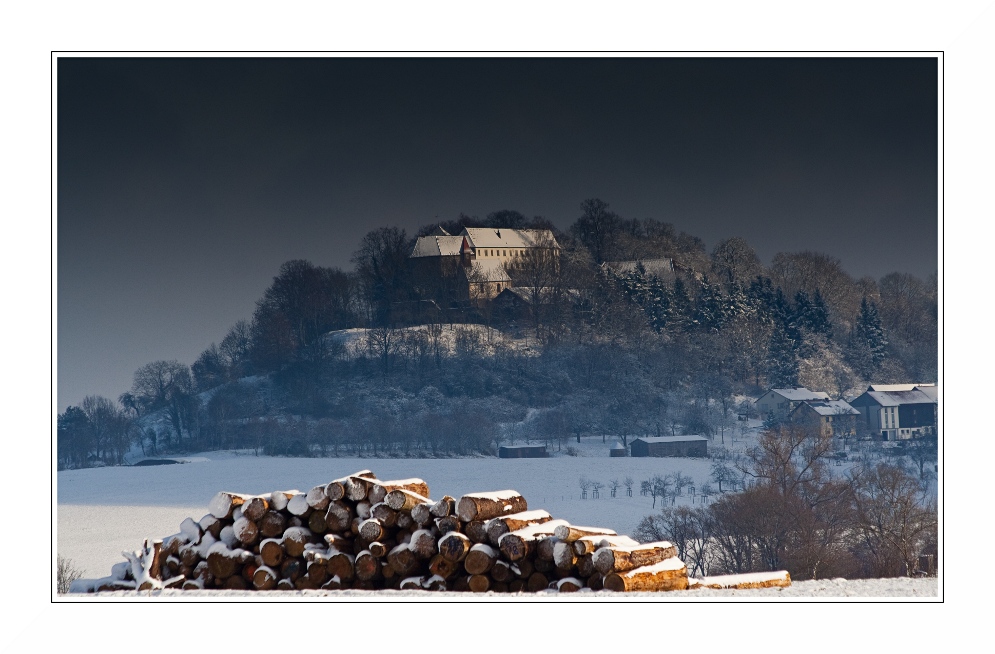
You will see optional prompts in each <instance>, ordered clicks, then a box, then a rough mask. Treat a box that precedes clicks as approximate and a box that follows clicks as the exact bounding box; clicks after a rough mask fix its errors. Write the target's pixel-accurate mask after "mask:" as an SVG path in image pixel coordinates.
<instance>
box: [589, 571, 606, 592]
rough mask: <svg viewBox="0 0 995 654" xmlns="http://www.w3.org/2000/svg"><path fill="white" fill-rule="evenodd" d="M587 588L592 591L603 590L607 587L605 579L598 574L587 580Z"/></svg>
mask: <svg viewBox="0 0 995 654" xmlns="http://www.w3.org/2000/svg"><path fill="white" fill-rule="evenodd" d="M587 587H588V588H590V589H591V590H601V589H603V588H604V587H605V578H604V577H603V576H602V575H601V574H600V573H597V572H596V573H595V574H593V575H591V576H590V577H588V578H587Z"/></svg>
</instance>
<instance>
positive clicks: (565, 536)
mask: <svg viewBox="0 0 995 654" xmlns="http://www.w3.org/2000/svg"><path fill="white" fill-rule="evenodd" d="M553 535H554V536H556V537H557V538H559V539H560V540H565V541H567V542H568V543H572V542H573V541H575V540H577V539H578V538H583V537H584V536H617V535H618V534H617V533H615V532H614V531H612V530H611V529H601V528H600V527H576V526H574V525H570V524H566V525H560V526H559V527H557V528H556V533H554V534H553Z"/></svg>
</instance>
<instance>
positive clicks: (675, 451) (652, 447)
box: [631, 435, 708, 457]
mask: <svg viewBox="0 0 995 654" xmlns="http://www.w3.org/2000/svg"><path fill="white" fill-rule="evenodd" d="M631 449H632V456H691V457H707V456H708V439H707V438H705V437H704V436H696V435H695V436H644V437H641V438H637V439H635V440H634V441H632V445H631Z"/></svg>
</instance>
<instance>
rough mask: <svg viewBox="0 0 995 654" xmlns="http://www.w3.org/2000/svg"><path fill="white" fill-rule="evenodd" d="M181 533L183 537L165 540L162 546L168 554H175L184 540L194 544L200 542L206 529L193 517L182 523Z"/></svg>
mask: <svg viewBox="0 0 995 654" xmlns="http://www.w3.org/2000/svg"><path fill="white" fill-rule="evenodd" d="M179 535H180V536H181V538H169V539H166V540H164V541H163V544H162V547H163V551H164V552H165V553H166V556H169V555H170V554H175V553H176V551H178V550H179V546H180V545H182V544H183V542H184V541H185V542H187V543H194V544H196V543H199V542H200V539H201V537H202V536H203V535H204V529H203V528H202V527H201V526H200V525H199V524H197V522H196V521H194V519H193V518H186V519H185V520H184V521H183V522H181V523H180V533H179Z"/></svg>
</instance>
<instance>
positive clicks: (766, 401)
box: [754, 386, 829, 418]
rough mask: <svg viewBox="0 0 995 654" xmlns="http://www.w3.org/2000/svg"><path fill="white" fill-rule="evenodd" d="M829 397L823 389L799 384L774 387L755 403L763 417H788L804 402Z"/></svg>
mask: <svg viewBox="0 0 995 654" xmlns="http://www.w3.org/2000/svg"><path fill="white" fill-rule="evenodd" d="M828 399H829V395H827V394H826V393H823V392H822V391H810V390H808V389H807V388H805V387H803V386H799V387H798V388H772V389H770V390H769V391H767V392H766V393H764V394H763V395H761V396H760V397H758V398H757V401H756V402H754V404H755V405H756V407H757V412H758V413H759V414H760V417H762V418H766V417H767V416H769V415H775V416H780V417H786V416H787V415H788V414H790V413H791V412H792V411H794V410H795V408H797V407H798V405H799V404H801V403H802V402H809V401H813V400H828Z"/></svg>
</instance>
